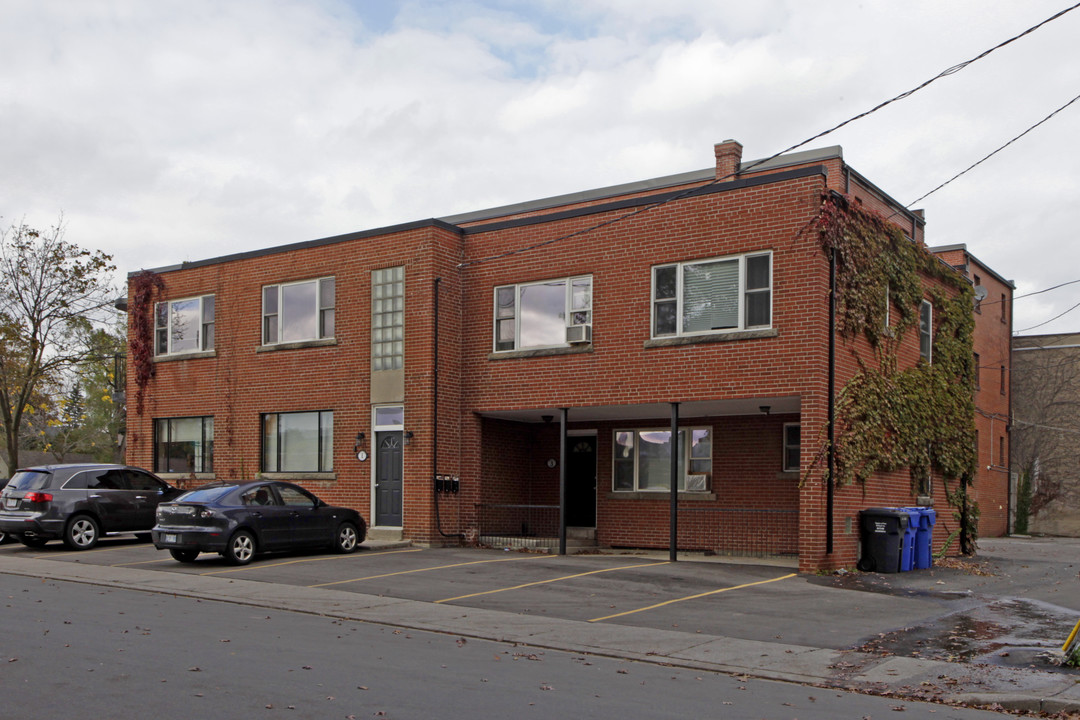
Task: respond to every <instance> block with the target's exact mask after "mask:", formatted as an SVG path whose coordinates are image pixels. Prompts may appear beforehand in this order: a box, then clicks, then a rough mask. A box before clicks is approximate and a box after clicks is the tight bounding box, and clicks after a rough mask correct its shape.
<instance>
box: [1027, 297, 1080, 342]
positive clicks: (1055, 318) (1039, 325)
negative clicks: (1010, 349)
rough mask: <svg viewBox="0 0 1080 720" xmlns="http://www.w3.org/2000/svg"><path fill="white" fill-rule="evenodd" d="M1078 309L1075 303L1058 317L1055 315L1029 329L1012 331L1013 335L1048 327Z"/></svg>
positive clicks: (1078, 304) (1079, 304)
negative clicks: (1044, 326)
mask: <svg viewBox="0 0 1080 720" xmlns="http://www.w3.org/2000/svg"><path fill="white" fill-rule="evenodd" d="M1078 307H1080V303H1076V304H1075V305H1073V306H1072V307H1071V308H1069V309H1068V310H1066V311H1065V312H1063V313H1061V314H1060V315H1055V316H1054V317H1052V318H1050V319H1049V320H1047V321H1045V322H1041V323H1039V324H1038V325H1032V326H1031V327H1026V328H1024V329H1023V330H1013V335H1016V334H1018V333H1026V332H1027V331H1028V330H1034V329H1035V328H1041V327H1042V326H1043V325H1049V324H1050V323H1052V322H1054V321H1055V320H1057V319H1059V318H1063V317H1065V316H1066V315H1068V314H1069V313H1071V312H1072V311H1073V310H1075V309H1076V308H1078Z"/></svg>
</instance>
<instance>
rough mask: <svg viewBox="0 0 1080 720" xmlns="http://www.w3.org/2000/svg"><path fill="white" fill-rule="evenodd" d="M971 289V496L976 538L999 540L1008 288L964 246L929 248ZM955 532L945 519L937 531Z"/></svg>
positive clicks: (1007, 389) (1003, 531)
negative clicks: (973, 460) (974, 452)
mask: <svg viewBox="0 0 1080 720" xmlns="http://www.w3.org/2000/svg"><path fill="white" fill-rule="evenodd" d="M930 252H932V253H934V254H935V255H937V256H938V257H940V258H941V259H942V260H944V261H945V262H947V263H948V264H949V265H952V266H953V267H954V268H956V269H957V271H959V272H960V273H962V274H963V275H964V277H966V278H968V280H970V281H971V283H972V285H974V286H975V298H976V300H975V331H974V334H973V337H972V346H973V348H972V349H973V352H974V353H975V367H976V368H977V373H976V375H975V441H976V447H977V448H978V462H977V463H976V466H975V469H976V472H975V481H974V483H973V484H972V496H973V498H974V499H975V501H976V502H978V503H979V510H980V513H981V519H980V522H979V532H980V534H982V535H985V536H986V537H1000V536H1002V535H1007V534H1008V533H1009V531H1010V529H1011V528H1010V525H1009V518H1010V515H1011V513H1012V510H1013V506H1012V493H1011V492H1010V482H1009V478H1010V477H1011V470H1012V468H1011V465H1010V462H1009V458H1010V444H1009V418H1010V416H1011V398H1012V368H1011V365H1012V363H1011V361H1010V358H1011V348H1012V296H1013V283H1012V281H1011V280H1006V279H1005V278H1003V277H1001V276H1000V275H998V274H997V273H996V272H994V271H993V270H992V269H991V268H990V267H989V266H987V265H986V264H985V263H983V262H981V261H980V260H979V259H978V258H976V257H975V256H974V255H972V254H971V253H969V252H968V250H967V246H966V245H947V246H941V247H933V248H930ZM954 527H955V521H954V520H953V519H952V518H951V516H946V517H945V518H943V528H942V529H943V531H945V532H949V531H950V529H951V528H954Z"/></svg>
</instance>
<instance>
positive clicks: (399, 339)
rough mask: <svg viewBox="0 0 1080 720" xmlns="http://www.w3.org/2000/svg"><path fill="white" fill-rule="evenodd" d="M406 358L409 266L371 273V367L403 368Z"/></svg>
mask: <svg viewBox="0 0 1080 720" xmlns="http://www.w3.org/2000/svg"><path fill="white" fill-rule="evenodd" d="M404 360H405V268H404V267H392V268H386V269H385V270H376V271H374V272H372V273H371V369H372V370H399V369H401V367H402V365H403V364H404Z"/></svg>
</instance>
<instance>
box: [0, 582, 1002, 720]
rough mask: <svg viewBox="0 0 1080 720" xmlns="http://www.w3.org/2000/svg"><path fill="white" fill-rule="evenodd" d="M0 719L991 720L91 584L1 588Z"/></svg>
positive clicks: (837, 694)
mask: <svg viewBox="0 0 1080 720" xmlns="http://www.w3.org/2000/svg"><path fill="white" fill-rule="evenodd" d="M2 599H3V616H2V617H3V625H4V627H5V637H4V643H3V650H2V651H0V653H2V658H0V659H3V660H4V661H5V667H4V670H3V676H2V677H3V695H4V699H3V704H2V706H0V717H2V718H5V719H8V718H10V719H12V720H14V719H15V718H27V717H40V718H61V717H69V716H72V715H78V716H83V717H100V718H106V717H107V718H116V719H118V720H125V719H127V718H142V717H147V716H148V712H150V710H149V709H150V708H151V707H152V708H153V710H152V716H153V717H155V718H159V719H160V720H171V719H173V718H176V719H177V720H181V719H182V720H189V719H190V718H192V717H214V718H251V717H266V718H272V717H277V716H283V717H287V718H297V719H299V718H319V719H323V718H371V717H382V718H388V719H393V718H408V719H410V720H419V719H421V718H441V719H444V720H445V719H452V718H475V717H491V718H508V717H536V718H554V717H588V718H620V719H621V718H635V719H639V718H640V719H645V718H671V717H687V718H724V719H725V720H736V719H740V718H746V719H748V720H749V719H751V718H799V719H800V720H813V719H814V718H820V719H822V720H825V719H828V720H832V719H833V718H841V717H844V718H867V717H869V718H884V717H890V716H892V714H893V713H894V712H895V711H899V710H906V711H910V712H912V713H915V714H914V715H913V717H934V718H942V719H943V720H944V719H945V718H955V719H957V720H968V719H971V720H974V719H976V718H989V717H999V716H998V714H997V713H992V712H985V711H976V710H967V709H957V708H948V707H944V706H940V705H937V706H935V705H927V704H923V703H912V702H903V701H900V700H897V699H893V698H883V697H874V696H868V695H861V694H855V693H846V692H839V691H836V690H827V689H824V688H814V687H805V686H802V685H797V684H791V683H783V682H776V681H769V680H760V679H751V678H746V677H732V676H729V675H724V674H719V673H714V672H704V671H701V670H693V669H685V668H673V667H665V666H663V665H658V664H653V663H641V662H632V661H628V660H619V659H611V658H605V657H597V656H593V655H585V654H580V653H568V652H560V651H552V650H539V649H535V648H529V647H527V646H521V645H515V644H509V643H496V642H490V641H484V640H475V639H465V638H462V637H460V636H454V635H447V634H443V633H432V632H424V631H416V630H404V629H400V628H393V627H388V626H385V625H375V624H369V623H361V622H352V621H344V620H337V619H331V618H323V617H317V616H314V615H310V614H303V613H294V612H284V611H278V610H271V611H267V610H266V609H263V608H255V607H250V606H244V605H238V604H235V603H221V602H212V601H200V600H194V599H190V598H178V597H174V596H171V595H165V594H153V593H145V592H139V591H134V590H118V589H107V588H101V587H96V586H93V585H85V584H76V583H67V582H57V581H41V580H37V579H33V578H24V577H5V578H4V591H3V596H2Z"/></svg>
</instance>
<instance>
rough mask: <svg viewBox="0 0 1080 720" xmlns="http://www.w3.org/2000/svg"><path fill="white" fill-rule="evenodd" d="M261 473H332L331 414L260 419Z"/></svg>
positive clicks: (289, 414)
mask: <svg viewBox="0 0 1080 720" xmlns="http://www.w3.org/2000/svg"><path fill="white" fill-rule="evenodd" d="M262 469H263V472H332V471H333V469H334V413H333V412H331V411H329V410H324V411H322V412H294V413H274V414H268V415H263V417H262Z"/></svg>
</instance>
